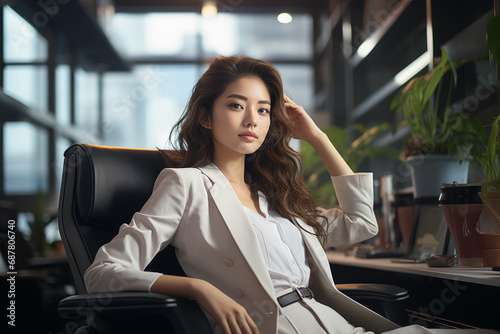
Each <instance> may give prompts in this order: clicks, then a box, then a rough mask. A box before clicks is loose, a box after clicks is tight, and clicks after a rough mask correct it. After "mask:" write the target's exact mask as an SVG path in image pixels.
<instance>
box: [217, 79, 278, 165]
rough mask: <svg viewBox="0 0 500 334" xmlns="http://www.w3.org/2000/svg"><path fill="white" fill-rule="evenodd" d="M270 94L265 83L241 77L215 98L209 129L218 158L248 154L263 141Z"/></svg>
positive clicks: (268, 124)
mask: <svg viewBox="0 0 500 334" xmlns="http://www.w3.org/2000/svg"><path fill="white" fill-rule="evenodd" d="M270 112H271V97H270V95H269V92H268V90H267V87H266V85H265V84H264V82H263V81H262V80H261V79H260V78H258V77H253V76H248V77H242V78H240V79H238V80H236V81H234V82H232V83H231V84H230V85H228V86H227V88H226V89H225V90H224V92H223V93H222V94H221V95H220V96H219V97H218V98H217V99H216V100H215V101H214V104H213V110H212V116H211V118H210V120H209V124H208V128H209V129H211V130H212V137H213V142H214V154H215V156H216V157H217V158H221V157H224V156H226V157H228V158H230V157H234V156H238V155H246V154H251V153H253V152H255V151H257V150H258V149H259V147H260V146H261V145H262V143H263V142H264V139H265V138H266V135H267V132H268V130H269V126H270V124H271V115H270Z"/></svg>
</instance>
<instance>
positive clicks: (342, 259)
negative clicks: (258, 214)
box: [327, 252, 500, 287]
mask: <svg viewBox="0 0 500 334" xmlns="http://www.w3.org/2000/svg"><path fill="white" fill-rule="evenodd" d="M327 256H328V260H329V261H330V263H332V264H338V265H345V266H352V267H359V268H367V269H377V270H384V271H389V272H398V273H406V274H413V275H421V276H428V277H436V278H442V279H448V280H456V281H460V282H467V283H476V284H482V285H490V286H494V287H500V271H492V270H491V267H461V266H453V267H428V266H427V264H426V263H393V262H391V259H360V258H356V257H354V256H346V255H344V253H339V252H327Z"/></svg>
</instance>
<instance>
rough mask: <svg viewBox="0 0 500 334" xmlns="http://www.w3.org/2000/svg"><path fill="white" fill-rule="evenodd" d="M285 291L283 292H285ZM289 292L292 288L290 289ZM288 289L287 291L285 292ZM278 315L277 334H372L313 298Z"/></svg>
mask: <svg viewBox="0 0 500 334" xmlns="http://www.w3.org/2000/svg"><path fill="white" fill-rule="evenodd" d="M287 291H288V290H285V291H283V292H282V293H281V294H279V295H282V294H285V293H286V292H287ZM290 291H291V289H290ZM288 292H289V291H288ZM283 312H284V315H281V316H279V318H278V334H374V333H373V332H370V331H366V330H365V329H364V328H361V327H354V326H352V325H351V324H350V323H348V322H347V321H346V320H345V319H344V318H343V317H342V316H341V315H340V314H338V313H337V312H336V311H335V310H333V309H332V308H330V307H328V306H326V305H323V304H321V303H319V302H317V301H316V300H315V299H308V298H306V299H303V300H301V301H298V302H296V303H293V304H290V305H287V306H285V307H284V308H283ZM432 333H435V334H500V332H498V331H494V330H487V329H426V328H424V327H421V326H417V325H413V326H406V327H401V328H398V329H394V330H391V331H388V332H384V333H383V334H432Z"/></svg>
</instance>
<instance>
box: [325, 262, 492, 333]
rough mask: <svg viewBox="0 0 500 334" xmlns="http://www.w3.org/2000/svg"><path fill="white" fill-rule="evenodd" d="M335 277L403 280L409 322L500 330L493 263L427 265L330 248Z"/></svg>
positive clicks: (359, 280)
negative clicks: (354, 254) (451, 265)
mask: <svg viewBox="0 0 500 334" xmlns="http://www.w3.org/2000/svg"><path fill="white" fill-rule="evenodd" d="M327 256H328V259H329V261H330V266H331V269H332V273H333V277H334V279H335V282H336V283H339V284H341V283H381V284H393V285H397V286H401V287H403V288H405V289H406V290H408V292H409V294H410V298H409V300H408V302H407V304H406V305H405V306H406V308H407V310H408V312H409V314H410V315H412V316H409V324H420V325H423V326H426V327H443V326H446V328H454V327H455V328H467V327H468V326H469V327H480V328H491V329H496V330H500V272H498V271H492V270H491V267H461V266H454V267H433V268H431V267H428V266H427V264H425V263H393V262H391V259H361V258H356V257H353V256H346V255H344V254H343V253H339V252H327Z"/></svg>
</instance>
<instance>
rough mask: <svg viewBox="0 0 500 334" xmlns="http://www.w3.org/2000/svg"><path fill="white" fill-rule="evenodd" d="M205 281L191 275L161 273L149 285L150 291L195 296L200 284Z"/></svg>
mask: <svg viewBox="0 0 500 334" xmlns="http://www.w3.org/2000/svg"><path fill="white" fill-rule="evenodd" d="M203 284H206V282H204V281H202V280H200V279H197V278H192V277H185V276H173V275H161V276H159V277H158V278H157V279H156V281H155V282H154V283H153V285H151V289H150V290H151V292H157V293H162V294H165V295H170V296H174V297H185V298H195V297H196V294H197V291H198V290H199V289H200V285H203Z"/></svg>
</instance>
